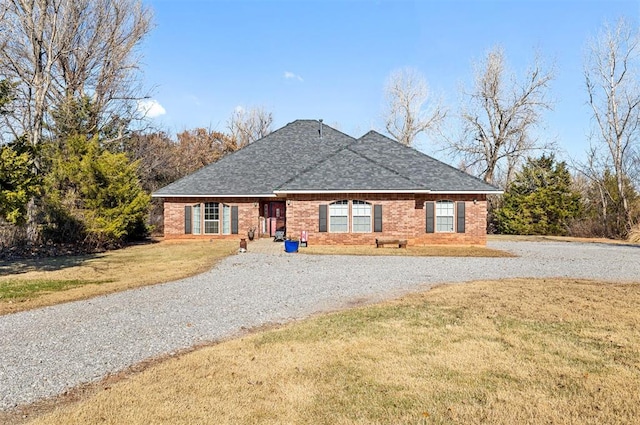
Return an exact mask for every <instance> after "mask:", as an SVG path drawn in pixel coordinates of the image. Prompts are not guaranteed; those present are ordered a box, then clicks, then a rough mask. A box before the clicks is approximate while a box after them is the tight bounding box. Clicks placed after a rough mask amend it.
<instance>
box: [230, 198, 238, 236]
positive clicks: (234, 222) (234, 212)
mask: <svg viewBox="0 0 640 425" xmlns="http://www.w3.org/2000/svg"><path fill="white" fill-rule="evenodd" d="M231 233H232V234H234V235H237V234H238V206H237V205H236V206H232V207H231Z"/></svg>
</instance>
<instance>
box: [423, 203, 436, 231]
mask: <svg viewBox="0 0 640 425" xmlns="http://www.w3.org/2000/svg"><path fill="white" fill-rule="evenodd" d="M425 207H426V208H425V210H427V233H433V232H434V221H435V220H434V219H435V214H434V212H435V211H434V210H435V202H427V204H426V206H425Z"/></svg>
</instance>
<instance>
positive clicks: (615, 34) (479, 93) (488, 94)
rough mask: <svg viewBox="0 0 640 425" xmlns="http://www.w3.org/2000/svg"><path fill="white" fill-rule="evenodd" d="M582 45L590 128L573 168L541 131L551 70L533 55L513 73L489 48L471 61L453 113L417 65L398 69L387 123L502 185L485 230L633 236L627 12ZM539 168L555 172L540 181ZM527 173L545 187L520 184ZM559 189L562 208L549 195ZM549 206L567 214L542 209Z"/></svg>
mask: <svg viewBox="0 0 640 425" xmlns="http://www.w3.org/2000/svg"><path fill="white" fill-rule="evenodd" d="M586 51H587V53H586V55H585V58H584V68H583V69H584V71H583V75H582V78H583V79H584V87H585V91H584V95H585V97H584V98H585V102H586V103H587V104H588V105H589V107H590V109H591V118H592V123H593V126H592V128H591V129H589V130H590V131H591V136H590V137H589V138H588V139H587V140H585V153H586V158H587V159H586V160H583V161H572V163H571V167H570V168H571V171H569V168H568V167H567V164H566V163H565V162H558V161H556V159H555V155H554V154H555V153H557V148H558V147H557V145H556V144H555V143H554V141H553V140H548V139H545V138H544V136H542V135H541V134H542V132H541V131H540V128H541V126H542V125H543V114H544V113H545V112H546V111H549V110H552V109H553V101H552V100H551V98H550V95H551V85H552V83H553V80H554V77H555V72H554V69H553V66H549V65H547V64H545V63H544V61H543V59H542V57H541V56H539V55H537V56H535V58H534V59H533V61H532V62H531V64H529V67H528V68H527V70H526V71H525V72H524V73H522V74H521V75H518V74H516V73H515V72H512V71H510V70H509V67H508V63H507V60H506V54H505V51H504V50H503V49H502V48H501V47H494V48H492V49H491V50H489V51H488V52H487V54H486V56H485V57H484V58H483V59H482V60H481V61H479V62H478V63H475V64H474V78H473V86H472V87H471V88H466V89H463V90H462V93H461V104H460V106H459V107H458V108H457V109H456V110H455V111H453V112H452V111H451V110H449V109H448V108H447V107H446V106H444V105H443V104H442V102H441V101H440V100H438V99H434V97H433V96H432V95H431V93H430V92H429V90H428V86H427V82H426V79H425V77H424V76H423V75H422V74H421V73H420V72H419V71H417V70H415V69H411V68H404V69H399V70H396V71H394V72H392V73H391V75H390V76H389V78H388V80H387V84H386V86H385V96H386V109H385V111H384V114H383V118H384V123H385V127H386V129H387V131H388V132H389V134H391V135H392V136H393V137H395V138H396V139H397V140H398V141H400V142H401V143H404V144H406V145H411V144H412V143H413V142H414V141H415V139H416V137H417V136H418V135H419V134H423V133H426V134H428V135H429V136H430V137H431V139H432V140H433V141H435V143H436V144H437V145H439V146H440V148H441V150H443V151H444V152H446V153H447V154H449V155H450V157H451V158H453V159H455V160H458V161H459V165H460V168H461V169H463V170H465V171H467V172H469V173H471V174H474V175H476V176H478V177H481V178H482V179H484V181H486V182H488V183H491V184H494V185H497V186H498V187H500V188H502V189H504V190H505V192H506V194H505V196H504V197H496V198H491V199H490V205H489V207H490V208H489V209H490V211H489V213H490V214H489V229H490V230H495V231H498V232H503V233H537V234H549V233H551V234H563V235H566V234H573V235H578V236H601V237H609V238H626V237H629V236H632V237H634V238H636V239H640V227H639V224H638V223H639V222H640V200H639V195H638V190H639V189H640V32H639V31H638V28H637V27H636V26H633V25H632V24H631V23H630V22H628V21H627V20H625V19H620V20H619V21H618V22H617V23H615V24H613V25H612V24H609V23H606V24H605V25H604V26H603V28H602V29H601V30H600V31H599V32H598V34H597V35H595V36H594V37H593V38H592V39H591V40H589V41H588V42H587V49H586ZM585 130H587V129H585ZM545 173H551V174H555V175H556V178H554V179H551V180H548V181H547V180H545V179H544V178H542V174H545ZM534 175H536V176H537V177H540V178H541V180H539V181H543V182H544V185H538V186H532V185H531V184H532V181H529V182H523V181H521V179H522V178H523V177H524V176H527V177H528V178H531V177H533V176H534ZM561 181H562V182H561ZM548 185H559V186H558V187H555V188H552V187H548ZM525 187H528V188H529V189H528V190H524V188H525ZM567 190H568V191H570V192H571V194H568V192H567V196H568V199H571V200H572V201H571V202H570V203H569V204H570V206H569V204H564V203H563V202H564V201H562V202H561V200H560V199H552V198H553V196H556V195H557V194H558V193H559V192H563V191H567ZM575 196H579V199H580V202H579V203H578V204H576V203H575V202H574V201H573V200H575ZM558 202H560V203H559V204H558ZM552 204H556V205H565V207H563V208H569V211H567V213H570V214H569V215H568V216H566V217H565V216H563V215H558V214H556V213H557V211H556V212H554V213H552V212H551V211H549V210H546V211H547V212H548V213H549V215H546V216H545V215H544V214H542V212H543V211H545V207H547V206H550V205H552ZM554 209H555V208H554ZM552 219H553V220H556V223H555V224H553V225H552V224H551V223H549V220H552ZM559 224H562V225H559Z"/></svg>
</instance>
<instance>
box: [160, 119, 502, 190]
mask: <svg viewBox="0 0 640 425" xmlns="http://www.w3.org/2000/svg"><path fill="white" fill-rule="evenodd" d="M319 126H320V123H319V122H318V121H315V120H297V121H294V122H292V123H290V124H287V125H286V126H284V127H282V128H281V129H279V130H276V131H274V132H273V133H271V134H269V135H268V136H266V137H264V138H262V139H260V140H258V141H256V142H254V143H252V144H250V145H249V146H247V147H245V148H243V149H241V150H239V151H237V152H234V153H233V154H230V155H227V156H225V157H224V158H222V159H221V160H220V161H218V162H215V163H213V164H210V165H208V166H206V167H204V168H201V169H200V170H198V171H196V172H194V173H192V174H190V175H188V176H186V177H184V178H182V179H180V180H178V181H176V182H174V183H172V184H170V185H168V186H165V187H163V188H162V189H160V190H158V191H156V192H155V193H154V194H153V195H154V196H155V197H171V196H266V195H273V194H274V193H291V192H314V191H318V192H322V191H331V192H335V191H345V192H355V191H367V192H375V191H385V192H386V191H408V192H410V191H421V192H423V191H437V192H479V193H492V192H494V193H495V192H499V189H498V188H496V187H494V186H491V185H489V184H487V183H485V182H484V181H482V180H480V179H477V178H475V177H472V176H470V175H468V174H466V173H464V172H462V171H460V170H457V169H455V168H453V167H450V166H449V165H447V164H445V163H443V162H441V161H438V160H436V159H434V158H431V157H430V156H427V155H425V154H423V153H421V152H418V151H416V150H415V149H412V148H409V147H406V146H404V145H402V144H400V143H398V142H396V141H394V140H391V139H389V138H387V137H385V136H383V135H381V134H379V133H376V132H375V131H370V132H369V133H367V134H365V135H364V136H363V137H361V138H360V139H358V140H356V139H354V138H353V137H350V136H348V135H346V134H344V133H341V132H339V131H338V130H335V129H333V128H331V127H329V126H327V125H323V134H322V138H320V135H319V128H320V127H319Z"/></svg>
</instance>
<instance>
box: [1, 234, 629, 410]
mask: <svg viewBox="0 0 640 425" xmlns="http://www.w3.org/2000/svg"><path fill="white" fill-rule="evenodd" d="M489 246H490V247H492V248H497V249H504V250H508V251H512V252H514V253H516V254H518V255H519V256H520V257H518V258H455V259H454V258H435V257H434V258H428V257H352V256H310V255H290V254H281V255H268V254H251V253H247V254H243V255H235V256H232V257H229V258H227V259H225V260H224V261H222V262H221V263H220V264H219V265H218V266H216V267H215V268H214V269H212V270H211V271H209V272H207V273H204V274H202V275H199V276H196V277H192V278H189V279H184V280H181V281H177V282H172V283H167V284H163V285H156V286H150V287H145V288H140V289H136V290H131V291H127V292H121V293H118V294H113V295H108V296H102V297H98V298H93V299H90V300H86V301H79V302H73V303H67V304H62V305H57V306H53V307H47V308H42V309H38V310H33V311H27V312H23V313H16V314H12V315H7V316H2V317H0V337H1V341H2V346H1V347H0V410H6V409H9V408H12V407H14V406H17V405H19V404H24V403H30V402H33V401H36V400H38V399H40V398H43V397H49V396H54V395H57V394H60V393H62V392H64V391H65V390H67V389H69V388H72V387H74V386H77V385H78V384H81V383H85V382H89V381H94V380H98V379H100V378H102V377H104V376H105V375H107V374H109V373H114V372H117V371H120V370H122V369H124V368H126V367H128V366H130V365H133V364H136V363H138V362H141V361H143V360H145V359H148V358H150V357H154V356H158V355H162V354H167V353H171V352H173V351H176V350H180V349H183V348H187V347H190V346H193V345H195V344H198V343H202V342H205V341H214V340H217V339H220V338H224V337H228V336H232V335H234V334H237V333H238V332H239V331H240V330H241V329H243V328H251V327H256V326H260V325H263V324H266V323H272V322H284V321H288V320H291V319H296V318H302V317H306V316H308V315H309V314H312V313H314V312H319V311H325V310H328V309H336V308H340V307H344V306H348V305H352V304H353V303H354V302H358V303H360V302H373V301H377V300H380V299H384V298H389V297H392V296H397V295H400V294H402V293H406V292H410V291H416V290H422V289H426V288H428V287H430V286H431V285H433V284H436V283H441V282H464V281H469V280H478V279H496V278H505V277H567V276H569V277H582V278H594V279H607V280H622V281H640V248H639V247H633V246H615V245H603V244H579V243H566V242H557V243H555V242H544V243H543V242H493V243H490V244H489Z"/></svg>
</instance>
